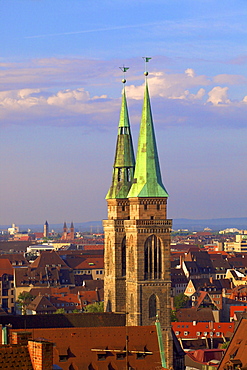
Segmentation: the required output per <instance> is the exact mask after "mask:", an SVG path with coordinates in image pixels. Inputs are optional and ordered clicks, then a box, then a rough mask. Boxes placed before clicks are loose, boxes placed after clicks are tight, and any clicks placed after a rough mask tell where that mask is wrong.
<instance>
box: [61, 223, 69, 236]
mask: <svg viewBox="0 0 247 370" xmlns="http://www.w3.org/2000/svg"><path fill="white" fill-rule="evenodd" d="M67 233H68V229H67V224H66V222H65V221H64V224H63V236H62V239H63V240H67Z"/></svg>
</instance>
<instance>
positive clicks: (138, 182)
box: [106, 61, 168, 199]
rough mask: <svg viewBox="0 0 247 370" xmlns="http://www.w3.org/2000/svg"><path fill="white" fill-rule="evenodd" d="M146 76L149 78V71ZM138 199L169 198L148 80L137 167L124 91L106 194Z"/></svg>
mask: <svg viewBox="0 0 247 370" xmlns="http://www.w3.org/2000/svg"><path fill="white" fill-rule="evenodd" d="M146 62H147V61H146ZM123 72H126V71H123ZM144 74H145V76H147V75H148V72H145V73H144ZM122 82H123V83H125V82H126V80H125V79H123V80H122ZM135 197H143V198H146V197H168V193H167V191H166V189H165V187H164V185H163V183H162V178H161V172H160V165H159V158H158V152H157V146H156V139H155V132H154V126H153V118H152V111H151V104H150V97H149V91H148V83H147V79H146V81H145V92H144V101H143V109H142V117H141V126H140V132H139V140H138V150H137V157H136V164H135V158H134V149H133V143H132V137H131V131H130V123H129V114H128V108H127V102H126V95H125V88H123V94H122V107H121V112H120V119H119V125H118V137H117V144H116V153H115V161H114V165H113V176H112V184H111V187H110V189H109V191H108V193H107V195H106V199H121V198H135Z"/></svg>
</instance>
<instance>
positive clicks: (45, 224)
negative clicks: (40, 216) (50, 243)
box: [43, 221, 49, 238]
mask: <svg viewBox="0 0 247 370" xmlns="http://www.w3.org/2000/svg"><path fill="white" fill-rule="evenodd" d="M43 235H44V238H48V237H49V225H48V222H47V221H45V223H44V231H43Z"/></svg>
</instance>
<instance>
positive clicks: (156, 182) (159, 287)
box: [103, 72, 173, 368]
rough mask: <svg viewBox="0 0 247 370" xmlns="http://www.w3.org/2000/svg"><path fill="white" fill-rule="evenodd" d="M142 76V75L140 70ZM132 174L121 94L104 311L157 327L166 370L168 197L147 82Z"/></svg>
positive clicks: (107, 235) (169, 340)
mask: <svg viewBox="0 0 247 370" xmlns="http://www.w3.org/2000/svg"><path fill="white" fill-rule="evenodd" d="M145 75H146V76H147V72H145ZM133 170H134V154H133V146H132V140H131V134H130V127H129V118H128V111H127V104H126V97H125V91H123V98H122V109H121V114H120V122H119V129H118V140H117V147H116V155H115V162H114V167H113V178H112V185H111V187H110V189H109V191H108V193H107V196H106V199H107V204H108V220H105V221H103V224H104V231H105V278H104V295H105V298H104V301H105V310H106V311H113V312H125V313H126V321H127V325H131V326H135V325H151V324H153V323H154V322H155V320H156V315H158V317H159V321H160V324H161V327H162V330H163V331H162V335H163V341H164V347H165V355H166V360H167V368H169V367H170V366H172V362H173V361H172V357H173V355H172V337H171V324H170V314H171V306H170V288H171V281H170V232H171V227H172V220H168V219H167V212H166V211H167V210H166V207H167V198H168V194H167V192H166V189H165V187H164V185H163V183H162V179H161V172H160V166H159V159H158V152H157V147H156V140H155V133H154V126H153V119H152V112H151V105H150V97H149V91H148V84H147V79H146V82H145V93H144V103H143V110H142V118H141V126H140V133H139V141H138V151H137V158H136V164H135V170H134V175H133Z"/></svg>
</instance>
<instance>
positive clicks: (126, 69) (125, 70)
mask: <svg viewBox="0 0 247 370" xmlns="http://www.w3.org/2000/svg"><path fill="white" fill-rule="evenodd" d="M119 68H120V69H121V71H122V72H123V79H122V83H123V84H125V82H126V79H125V76H124V74H125V73H126V72H127V71H128V69H129V67H125V66H124V65H123V66H122V67H119Z"/></svg>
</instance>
